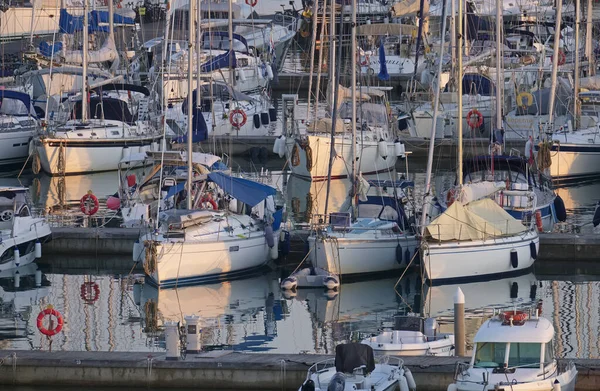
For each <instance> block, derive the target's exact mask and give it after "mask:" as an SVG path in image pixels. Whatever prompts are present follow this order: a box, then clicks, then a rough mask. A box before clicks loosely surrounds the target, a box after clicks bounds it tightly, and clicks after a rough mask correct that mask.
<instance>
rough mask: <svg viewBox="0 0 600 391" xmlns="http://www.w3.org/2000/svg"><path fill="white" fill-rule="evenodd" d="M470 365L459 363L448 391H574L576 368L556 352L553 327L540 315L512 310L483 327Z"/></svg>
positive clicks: (487, 322) (475, 342)
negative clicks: (563, 360) (559, 357)
mask: <svg viewBox="0 0 600 391" xmlns="http://www.w3.org/2000/svg"><path fill="white" fill-rule="evenodd" d="M473 342H474V344H475V349H474V351H473V357H472V358H471V362H470V363H468V364H465V363H458V366H457V369H456V372H455V373H456V374H455V379H454V380H455V382H454V383H453V384H451V385H450V386H448V391H482V390H483V391H492V390H511V391H558V390H561V391H574V390H575V382H576V379H577V369H576V368H575V365H574V364H573V363H572V362H562V361H558V360H557V359H556V358H555V356H554V354H555V352H554V327H553V326H552V323H551V322H550V321H549V320H548V319H546V318H542V317H540V316H538V315H537V314H535V315H533V316H531V313H529V312H526V311H517V310H511V311H506V312H501V313H500V314H499V315H496V316H494V317H493V318H492V319H489V320H487V321H485V323H483V325H481V327H480V328H479V331H477V334H476V335H475V338H474V339H473Z"/></svg>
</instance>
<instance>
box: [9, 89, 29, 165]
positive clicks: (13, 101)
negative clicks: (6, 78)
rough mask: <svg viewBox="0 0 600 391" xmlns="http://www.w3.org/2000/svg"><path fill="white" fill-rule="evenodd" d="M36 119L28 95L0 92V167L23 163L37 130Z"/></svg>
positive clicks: (15, 92) (16, 92)
mask: <svg viewBox="0 0 600 391" xmlns="http://www.w3.org/2000/svg"><path fill="white" fill-rule="evenodd" d="M37 119H38V116H37V114H36V112H35V109H34V107H33V105H32V103H31V98H30V96H29V95H28V94H25V93H23V92H18V91H11V90H0V165H12V164H18V163H23V162H25V160H26V159H27V157H28V156H29V140H31V138H32V137H33V136H34V135H35V133H36V132H37V129H38V122H37Z"/></svg>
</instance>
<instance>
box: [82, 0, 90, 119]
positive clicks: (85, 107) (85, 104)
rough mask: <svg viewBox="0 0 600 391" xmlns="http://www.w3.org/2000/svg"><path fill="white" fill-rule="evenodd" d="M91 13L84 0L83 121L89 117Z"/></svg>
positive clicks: (86, 0)
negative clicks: (88, 72)
mask: <svg viewBox="0 0 600 391" xmlns="http://www.w3.org/2000/svg"><path fill="white" fill-rule="evenodd" d="M89 19H90V18H89V14H88V0H83V31H82V33H83V51H82V54H83V56H82V57H83V64H82V67H83V69H82V72H83V80H82V83H81V122H82V123H86V122H87V119H88V113H87V112H88V74H87V70H88V64H87V62H88V45H89V42H88V41H89V31H88V28H89V24H90V20H89Z"/></svg>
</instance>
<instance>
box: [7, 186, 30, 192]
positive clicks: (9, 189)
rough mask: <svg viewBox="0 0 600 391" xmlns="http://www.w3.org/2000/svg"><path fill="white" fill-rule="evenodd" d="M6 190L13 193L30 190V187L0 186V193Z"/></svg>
mask: <svg viewBox="0 0 600 391" xmlns="http://www.w3.org/2000/svg"><path fill="white" fill-rule="evenodd" d="M5 191H11V192H13V193H26V192H28V191H29V189H28V188H26V187H14V186H0V193H2V192H5Z"/></svg>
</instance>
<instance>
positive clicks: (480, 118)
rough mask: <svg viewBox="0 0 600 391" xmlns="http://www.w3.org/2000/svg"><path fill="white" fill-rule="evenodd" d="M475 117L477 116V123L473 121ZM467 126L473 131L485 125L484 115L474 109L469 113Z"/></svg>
mask: <svg viewBox="0 0 600 391" xmlns="http://www.w3.org/2000/svg"><path fill="white" fill-rule="evenodd" d="M474 115H476V116H477V122H472V121H471V118H472V117H473V116H474ZM467 124H468V125H469V127H470V128H471V129H475V128H478V127H480V126H481V125H483V115H482V114H481V113H480V112H479V110H477V109H473V110H471V111H469V113H468V114H467Z"/></svg>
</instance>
